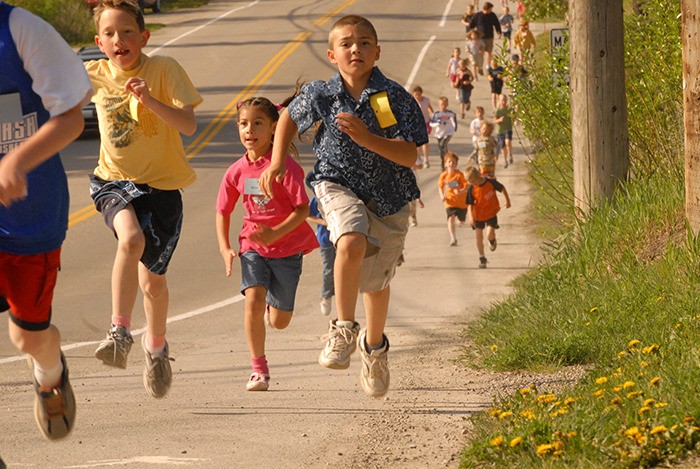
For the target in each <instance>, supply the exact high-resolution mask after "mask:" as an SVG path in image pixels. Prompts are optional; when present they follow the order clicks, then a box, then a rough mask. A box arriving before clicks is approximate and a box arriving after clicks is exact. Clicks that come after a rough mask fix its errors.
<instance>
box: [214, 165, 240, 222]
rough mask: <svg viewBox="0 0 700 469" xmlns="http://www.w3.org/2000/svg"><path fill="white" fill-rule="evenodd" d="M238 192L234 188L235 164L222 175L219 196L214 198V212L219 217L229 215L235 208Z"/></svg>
mask: <svg viewBox="0 0 700 469" xmlns="http://www.w3.org/2000/svg"><path fill="white" fill-rule="evenodd" d="M238 197H240V192H239V191H238V188H237V187H236V177H235V163H234V164H233V165H231V166H230V167H229V168H228V169H227V170H226V173H225V174H224V177H223V179H222V180H221V185H220V186H219V195H218V196H217V198H216V212H217V213H220V214H221V215H230V214H231V212H233V209H234V208H235V207H236V202H238Z"/></svg>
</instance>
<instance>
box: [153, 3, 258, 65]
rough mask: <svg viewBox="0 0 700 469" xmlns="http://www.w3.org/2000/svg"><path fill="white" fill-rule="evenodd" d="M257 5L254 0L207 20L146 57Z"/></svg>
mask: <svg viewBox="0 0 700 469" xmlns="http://www.w3.org/2000/svg"><path fill="white" fill-rule="evenodd" d="M258 3H260V0H255V1H254V2H251V3H249V4H247V5H243V6H240V7H236V8H234V9H233V10H229V11H227V12H226V13H223V14H221V15H219V16H217V17H216V18H214V19H213V20H209V21H207V22H206V23H204V24H202V25H200V26H197V27H196V28H194V29H190V30H189V31H187V32H186V33H182V34H180V35H179V36H178V37H175V38H173V39H171V40H169V41H168V42H166V43H165V44H163V45H162V46H158V47H156V48H155V49H153V50H152V51H150V52H149V53H148V55H153V54H155V53H156V52H158V51H160V50H161V49H164V48H166V47H168V46H169V45H170V44H172V43H174V42H177V41H179V40H180V39H182V38H183V37H185V36H189V35H190V34H192V33H196V32H197V31H199V30H200V29H204V28H206V27H207V26H209V25H210V24H214V23H216V22H217V21H219V20H220V19H223V18H226V17H227V16H228V15H230V14H231V13H236V12H237V11H241V10H244V9H246V8H250V7H252V6H254V5H256V4H258Z"/></svg>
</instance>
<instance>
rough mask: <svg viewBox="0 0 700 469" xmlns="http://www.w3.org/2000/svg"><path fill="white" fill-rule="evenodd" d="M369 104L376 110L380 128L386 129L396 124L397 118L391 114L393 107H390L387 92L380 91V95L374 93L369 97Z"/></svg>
mask: <svg viewBox="0 0 700 469" xmlns="http://www.w3.org/2000/svg"><path fill="white" fill-rule="evenodd" d="M369 104H370V106H372V109H374V114H375V115H376V116H377V121H378V122H379V127H381V128H382V129H386V128H387V127H391V126H392V125H395V124H396V117H394V113H393V112H391V106H390V105H389V96H388V95H387V93H386V91H380V92H379V93H374V94H373V95H372V96H370V97H369Z"/></svg>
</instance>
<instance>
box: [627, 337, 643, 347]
mask: <svg viewBox="0 0 700 469" xmlns="http://www.w3.org/2000/svg"><path fill="white" fill-rule="evenodd" d="M639 344H641V342H640V341H638V340H637V339H634V340H631V341H630V343H629V344H627V346H628V347H629V348H632V347H636V346H637V345H639Z"/></svg>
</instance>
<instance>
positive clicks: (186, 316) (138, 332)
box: [0, 295, 245, 365]
mask: <svg viewBox="0 0 700 469" xmlns="http://www.w3.org/2000/svg"><path fill="white" fill-rule="evenodd" d="M243 300H245V297H244V296H243V295H236V296H232V297H231V298H227V299H225V300H223V301H219V302H218V303H213V304H210V305H208V306H203V307H201V308H198V309H195V310H194V311H190V312H187V313H182V314H179V315H177V316H173V317H172V318H168V324H170V323H173V322H178V321H183V320H185V319H190V318H193V317H195V316H199V315H202V314H206V313H209V312H211V311H215V310H217V309H220V308H223V307H225V306H229V305H232V304H234V303H239V302H241V301H243ZM145 331H146V328H145V327H142V328H141V329H135V330H133V331H131V335H132V336H139V335H141V334H143V333H144V332H145ZM100 342H102V341H101V340H97V341H90V342H75V343H72V344H68V345H64V346H63V347H61V350H63V351H64V352H66V351H68V350H73V349H76V348H80V347H87V346H90V345H97V344H99V343H100ZM26 359H27V355H20V356H15V357H8V358H3V359H0V365H3V364H6V363H13V362H19V361H22V360H26Z"/></svg>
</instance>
